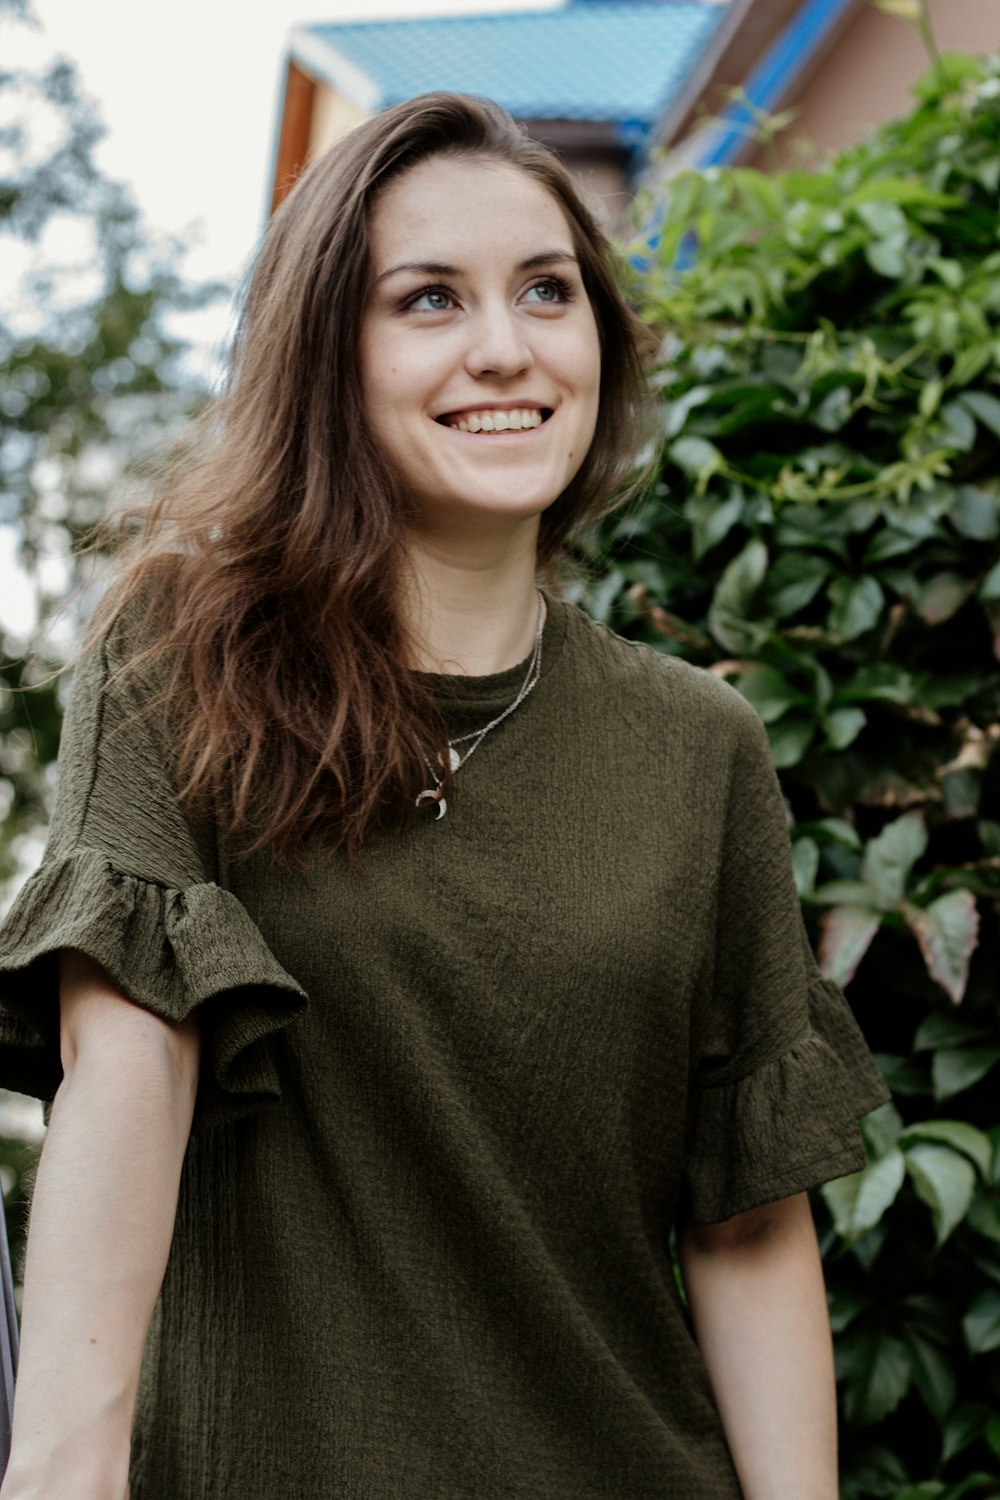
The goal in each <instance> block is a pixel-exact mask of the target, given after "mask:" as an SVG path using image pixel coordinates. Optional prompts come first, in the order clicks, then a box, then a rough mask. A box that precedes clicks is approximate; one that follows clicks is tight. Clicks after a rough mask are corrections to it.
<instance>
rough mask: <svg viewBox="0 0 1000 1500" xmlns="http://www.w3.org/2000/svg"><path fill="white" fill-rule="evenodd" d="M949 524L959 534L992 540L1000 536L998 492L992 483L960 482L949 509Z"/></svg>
mask: <svg viewBox="0 0 1000 1500" xmlns="http://www.w3.org/2000/svg"><path fill="white" fill-rule="evenodd" d="M950 519H951V524H952V525H953V526H954V528H955V530H956V531H957V532H958V533H959V535H960V536H964V537H968V538H969V540H970V541H974V542H992V541H993V540H995V538H996V537H997V536H1000V492H998V490H997V486H996V485H995V484H994V485H992V486H989V487H987V486H986V485H977V484H961V485H959V487H958V496H957V498H956V500H955V504H954V505H953V506H952V509H951V516H950Z"/></svg>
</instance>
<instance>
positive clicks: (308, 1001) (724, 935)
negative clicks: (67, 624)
mask: <svg viewBox="0 0 1000 1500" xmlns="http://www.w3.org/2000/svg"><path fill="white" fill-rule="evenodd" d="M115 650H116V648H115V645H114V640H113V639H112V641H111V642H105V643H104V644H103V645H102V646H101V647H98V648H96V649H95V650H94V651H92V652H91V653H90V654H89V656H88V657H87V658H85V659H84V661H83V662H82V663H81V665H80V666H79V667H78V669H77V680H76V684H75V688H74V694H73V701H72V706H71V709H70V713H69V716H68V719H67V724H66V728H65V731H64V741H63V749H62V754H61V770H60V782H59V792H58V800H57V808H56V813H55V818H54V823H53V828H52V834H51V839H50V844H49V848H48V850H47V852H46V856H45V860H44V863H43V865H42V867H41V869H40V870H39V871H38V873H37V874H36V875H35V876H34V877H33V878H32V879H31V880H30V881H29V882H28V884H27V886H26V887H25V889H24V891H23V893H22V895H21V897H20V898H19V900H18V902H17V904H16V905H15V907H14V909H13V910H12V912H11V913H10V915H9V917H8V919H7V921H6V924H5V927H4V930H3V934H2V938H0V1001H2V1003H3V1006H4V1007H5V1009H4V1013H3V1024H2V1029H0V1043H2V1046H0V1082H2V1083H4V1084H6V1085H9V1086H11V1087H13V1088H18V1089H22V1090H26V1091H29V1092H36V1093H38V1094H40V1095H41V1096H42V1097H46V1096H50V1095H51V1094H52V1092H53V1091H54V1090H55V1088H56V1086H57V1084H58V1081H59V1077H60V1073H59V1062H58V1045H57V1040H58V1029H57V992H56V963H55V957H54V955H55V953H56V951H57V950H58V949H59V948H62V947H73V948H79V949H82V950H83V951H84V952H85V953H88V954H89V955H90V956H91V957H92V958H93V959H95V960H96V961H97V962H98V963H100V964H101V965H103V967H104V968H105V970H106V971H107V972H108V974H109V975H110V976H111V977H112V979H114V980H115V981H116V982H117V984H118V985H120V986H121V988H122V989H124V990H125V991H126V993H127V994H129V995H130V996H131V997H132V998H133V999H134V1000H135V1001H137V1002H138V1003H139V1004H140V1005H143V1006H147V1007H148V1008H149V1009H150V1010H152V1011H154V1012H156V1013H157V1014H158V1015H160V1016H164V1017H170V1018H173V1019H178V1018H180V1017H182V1016H185V1015H187V1014H188V1013H189V1012H191V1011H192V1010H196V1011H197V1012H198V1014H199V1015H200V1017H201V1022H202V1030H203V1036H204V1054H203V1058H204V1060H203V1068H202V1084H201V1088H200V1094H199V1101H198V1106H197V1111H196V1119H195V1128H194V1132H193V1134H192V1138H191V1143H190V1146H189V1148H188V1153H187V1159H186V1162H185V1168H184V1173H183V1180H182V1185H181V1194H180V1204H179V1209H178V1218H177V1226H176V1231H175V1235H174V1243H173V1248H172V1252H171V1256H170V1262H169V1266H168V1269H167V1274H166V1278H165V1281H164V1285H163V1290H162V1295H161V1297H160V1301H159V1305H158V1308H157V1312H156V1316H155V1319H154V1324H153V1328H152V1331H151V1333H150V1338H149V1342H148V1345H147V1351H146V1359H145V1364H144V1369H143V1378H142V1389H141V1394H140V1401H139V1409H138V1414H137V1418H136V1427H135V1439H134V1461H133V1475H132V1500H167V1497H170V1500H223V1497H226V1500H275V1497H276V1496H281V1497H282V1500H326V1497H330V1500H663V1497H667V1496H670V1497H677V1500H736V1497H738V1495H739V1487H738V1484H737V1482H736V1479H735V1476H734V1472H733V1467H732V1463H731V1460H730V1457H729V1454H728V1452H727V1448H726V1444H725V1440H724V1437H723V1433H722V1428H721V1425H720V1421H719V1417H718V1414H717V1411H716V1407H715V1404H714V1401H713V1398H712V1393H711V1390H710V1387H709V1384H708V1380H707V1377H706V1373H705V1369H704V1366H703V1363H702V1360H701V1357H700V1355H699V1352H698V1349H697V1346H696V1344H695V1342H694V1340H693V1338H692V1335H691V1332H690V1328H689V1325H688V1322H687V1319H686V1317H685V1313H684V1310H683V1305H682V1299H681V1296H680V1294H679V1292H678V1288H677V1285H676V1282H675V1277H674V1273H673V1270H672V1265H671V1259H670V1254H669V1248H668V1240H669V1235H670V1230H671V1226H672V1225H673V1224H674V1222H675V1220H676V1218H677V1216H678V1214H680V1213H687V1214H690V1215H692V1216H693V1217H694V1218H696V1219H699V1220H703V1221H711V1220H720V1219H723V1218H726V1217H728V1216H730V1215H732V1214H735V1213H738V1212H740V1211H741V1210H743V1209H747V1208H750V1207H753V1206H755V1205H758V1204H760V1203H763V1202H767V1201H770V1200H773V1199H776V1198H780V1197H784V1196H787V1195H789V1194H792V1193H795V1192H798V1191H800V1190H802V1189H804V1188H807V1187H810V1186H812V1185H814V1184H816V1183H819V1182H822V1181H823V1180H825V1179H828V1178H831V1177H836V1176H838V1175H840V1174H843V1173H846V1172H851V1171H854V1170H856V1169H858V1168H859V1167H861V1166H862V1165H863V1162H864V1150H863V1146H862V1142H861V1139H860V1136H859V1133H858V1130H857V1126H856V1118H857V1116H858V1115H859V1114H861V1113H864V1112H865V1111H866V1110H869V1109H871V1108H873V1107H875V1106H876V1105H878V1104H880V1103H881V1102H882V1101H883V1099H884V1098H885V1091H884V1088H883V1085H882V1083H881V1080H880V1079H879V1077H878V1074H877V1072H876V1071H875V1069H874V1067H873V1065H872V1063H871V1061H870V1059H869V1057H868V1054H867V1051H866V1049H865V1046H864V1043H863V1041H862V1039H861V1037H860V1034H859V1032H858V1030H857V1028H856V1025H855V1023H854V1021H853V1018H852V1016H851V1014H850V1011H849V1010H848V1008H847V1006H846V1003H845V1001H844V1000H843V997H842V996H841V995H840V993H839V991H838V990H837V989H836V988H835V987H834V986H833V985H832V984H830V983H828V982H826V981H825V980H823V979H822V978H820V976H819V974H818V973H817V970H816V967H815V964H814V962H813V959H812V955H811V953H810V951H809V947H808V944H807V942H806V939H805V936H804V931H803V928H802V923H801V917H800V913H799V905H798V900H797V898H796V893H795V889H794V885H793V882H792V878H791V873H790V862H789V847H788V835H787V829H786V816H785V809H784V805H783V802H782V799H781V795H780V792H779V789H778V786H777V782H776V779H775V776H774V772H773V770H772V767H771V761H770V756H769V752H768V744H767V739H766V736H765V734H764V731H763V729H762V726H761V724H760V722H759V720H758V718H757V717H756V715H755V713H754V711H753V710H752V709H751V708H750V707H749V706H748V705H747V704H746V703H745V702H744V700H743V699H742V698H741V697H740V696H739V694H737V693H736V692H735V691H734V690H733V689H731V688H730V687H728V686H726V685H725V684H724V683H722V682H720V681H718V680H717V679H716V678H715V677H713V676H712V675H711V674H709V673H706V672H703V671H700V670H698V669H696V668H693V667H691V666H689V665H687V664H685V663H683V662H681V661H679V660H677V659H674V658H668V657H663V656H660V655H658V654H657V653H656V652H654V651H652V650H651V649H649V648H647V647H644V646H637V645H634V644H630V643H626V642H624V641H622V640H620V639H618V638H617V637H615V636H614V635H612V634H611V633H610V632H609V631H607V630H605V629H604V628H602V627H600V626H597V625H595V624H593V623H592V622H591V621H589V620H588V619H587V618H586V617H585V616H584V615H582V614H581V613H580V612H579V611H578V610H577V609H576V608H575V607H573V606H571V605H568V604H565V603H559V602H551V603H550V608H549V615H548V619H547V623H546V626H545V632H544V637H543V645H542V664H541V677H540V679H539V681H538V683H537V686H536V687H535V689H534V691H533V692H532V693H531V694H530V695H529V697H528V698H527V699H526V700H525V702H524V703H523V704H522V705H521V706H520V707H519V708H518V710H517V711H516V713H514V714H512V715H511V716H510V718H508V719H507V720H505V722H504V723H503V724H501V725H500V726H498V728H496V729H495V730H494V731H492V732H491V733H490V734H489V735H488V736H487V737H486V739H485V740H484V742H483V744H482V745H481V746H480V747H479V749H478V751H477V752H476V754H475V755H474V756H473V757H472V758H471V760H470V761H469V762H468V764H467V765H466V766H465V767H463V768H462V770H461V771H460V772H459V774H458V776H457V777H456V780H455V783H454V786H453V789H452V793H451V795H450V797H449V807H448V812H447V815H446V816H445V817H444V818H442V819H440V820H436V819H435V818H434V817H433V816H427V817H421V818H419V819H418V820H417V821H415V822H414V823H413V824H412V825H411V826H409V827H407V828H406V829H404V830H403V831H402V832H400V831H398V830H397V831H389V830H386V831H385V832H380V833H379V834H377V835H376V836H375V837H373V838H372V839H371V841H370V842H369V844H368V845H367V848H366V852H365V855H364V861H363V863H364V869H363V874H361V875H359V874H358V873H356V872H355V871H354V870H352V869H351V868H350V867H349V866H348V865H347V863H346V861H345V860H344V859H343V858H342V857H341V856H340V855H337V854H333V855H330V854H317V856H316V858H315V859H314V860H313V861H312V862H311V864H310V865H309V867H308V868H307V869H306V870H305V871H296V870H294V869H289V868H285V867H283V866H279V865H278V864H276V863H275V862H274V861H273V860H272V859H271V858H269V857H267V856H265V855H259V856H255V857H253V858H251V859H250V860H248V861H243V862H237V861H233V860H231V859H230V858H229V856H228V854H227V849H226V841H225V839H224V838H223V836H222V835H221V833H220V832H219V831H218V830H217V829H213V828H209V827H205V826H199V827H194V826H192V825H191V823H190V822H189V821H188V820H187V819H186V818H185V817H184V815H183V814H182V812H181V811H180V809H179V806H178V804H177V801H176V799H175V796H174V793H173V784H172V776H171V772H170V770H169V767H170V764H171V755H170V753H169V747H168V746H167V745H165V743H164V742H163V739H162V736H161V735H160V734H158V733H157V732H156V731H155V730H154V729H153V728H152V727H151V725H152V720H151V719H150V718H149V716H148V715H146V716H145V717H144V715H143V712H142V709H143V693H142V688H141V686H139V685H138V681H133V683H132V685H131V687H127V686H126V687H123V686H121V685H120V684H119V685H117V686H116V685H115V684H112V686H111V689H110V690H108V691H104V687H105V685H106V683H107V680H108V674H109V670H111V669H112V668H113V666H114V657H115ZM523 673H524V666H523V665H522V666H521V667H518V668H514V669H512V670H511V671H509V672H503V673H500V674H498V675H496V676H492V677H486V678H476V679H469V678H459V677H454V678H435V679H432V686H433V687H434V690H435V691H436V692H437V693H438V694H439V695H440V698H441V701H442V703H443V705H444V707H445V710H446V714H447V716H448V721H449V724H450V727H451V732H452V733H453V734H458V733H462V732H465V731H467V730H471V729H474V728H476V727H477V726H479V725H482V724H484V723H486V722H488V720H489V719H491V718H492V717H494V716H495V715H496V714H497V713H498V712H499V711H500V710H501V709H502V708H503V707H505V706H506V705H507V704H508V703H509V702H510V701H511V699H512V698H513V696H514V695H515V693H516V691H517V689H518V687H519V686H520V683H521V681H522V678H523Z"/></svg>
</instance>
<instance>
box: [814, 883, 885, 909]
mask: <svg viewBox="0 0 1000 1500" xmlns="http://www.w3.org/2000/svg"><path fill="white" fill-rule="evenodd" d="M812 899H813V900H814V901H817V902H818V903H819V904H820V906H864V907H867V908H868V910H869V911H872V910H874V907H875V892H874V891H873V890H872V888H871V886H870V885H865V884H864V882H863V881H860V880H830V881H827V883H826V885H820V886H817V887H816V889H815V890H814V891H813V895H812Z"/></svg>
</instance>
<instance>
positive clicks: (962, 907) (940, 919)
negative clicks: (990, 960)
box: [903, 890, 979, 1005]
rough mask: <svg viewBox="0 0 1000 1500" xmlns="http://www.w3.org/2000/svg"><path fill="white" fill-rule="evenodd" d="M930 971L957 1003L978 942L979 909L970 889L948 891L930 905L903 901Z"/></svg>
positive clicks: (908, 922) (963, 989)
mask: <svg viewBox="0 0 1000 1500" xmlns="http://www.w3.org/2000/svg"><path fill="white" fill-rule="evenodd" d="M903 915H904V916H905V918H906V921H907V924H908V925H909V927H910V929H911V930H912V931H913V932H914V933H915V934H916V938H917V942H918V943H919V944H920V951H921V953H922V954H923V956H924V963H925V964H926V965H927V972H928V974H929V975H930V976H931V978H932V979H934V980H936V981H937V983H938V984H939V985H940V986H941V988H942V989H943V990H944V991H945V993H946V994H947V995H948V996H949V998H950V999H951V1000H952V1001H954V1003H955V1004H956V1005H958V1003H959V1001H960V1000H961V999H962V996H963V995H964V994H965V987H966V985H967V984H968V982H969V962H970V960H971V958H972V954H973V952H974V950H975V948H976V946H977V945H978V942H979V911H978V909H977V907H976V898H975V896H973V894H972V892H971V891H967V890H958V891H948V893H947V894H946V895H944V896H939V897H938V899H937V900H936V901H932V902H931V904H930V905H929V906H926V907H923V908H921V907H917V906H913V905H911V904H910V903H909V902H905V903H904V904H903Z"/></svg>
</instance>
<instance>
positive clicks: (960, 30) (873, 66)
mask: <svg viewBox="0 0 1000 1500" xmlns="http://www.w3.org/2000/svg"><path fill="white" fill-rule="evenodd" d="M930 14H931V20H932V23H933V27H934V35H935V38H936V40H937V44H938V46H939V48H940V49H941V51H942V52H951V51H960V52H980V53H981V52H994V51H996V50H997V49H998V48H1000V4H998V3H997V0H930ZM929 66H930V64H929V61H928V57H927V53H926V51H925V50H924V46H923V43H922V42H921V40H920V37H919V36H918V34H917V31H916V29H915V28H914V27H913V26H912V25H909V24H908V23H906V22H905V21H901V20H898V19H896V18H894V17H892V16H888V15H886V14H885V13H884V12H883V11H879V10H876V9H875V8H874V6H869V7H865V8H864V9H863V10H861V11H860V12H859V13H858V15H857V17H856V19H855V20H854V21H853V22H852V24H851V25H849V26H848V27H847V29H846V30H845V32H844V33H843V34H842V35H841V37H840V38H839V39H838V41H837V42H835V43H834V45H833V47H832V48H831V50H830V52H829V53H828V54H827V55H826V56H825V57H824V58H823V59H822V61H821V63H820V64H819V66H818V68H817V70H816V72H815V73H814V74H813V76H812V77H811V78H810V79H808V80H807V81H806V82H805V84H804V88H803V91H802V93H801V94H800V95H799V96H798V97H797V98H796V99H795V101H794V104H795V107H796V108H797V110H798V115H797V117H796V120H795V123H794V125H793V126H792V128H791V129H790V130H789V131H788V132H787V134H786V136H785V137H784V139H783V143H782V155H783V156H784V157H785V158H786V159H787V158H788V157H789V155H794V154H795V143H796V142H803V143H806V142H807V143H810V144H812V145H815V146H816V147H818V148H820V150H821V151H822V152H823V153H824V154H825V153H827V152H830V151H836V150H839V149H841V148H842V147H844V146H849V145H851V144H853V143H854V142H855V141H859V140H862V139H863V138H864V137H865V136H866V135H867V134H868V133H869V132H870V131H871V129H872V127H873V126H875V125H880V124H882V123H883V122H884V121H886V120H891V119H894V118H895V117H896V116H898V115H902V114H905V113H906V112H907V110H908V109H909V108H910V107H911V105H912V102H913V101H912V97H911V95H910V93H909V89H910V85H911V84H912V83H913V82H914V81H915V80H916V79H917V78H919V77H920V75H921V74H922V73H924V72H925V71H926V70H927V68H928V67H929Z"/></svg>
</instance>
